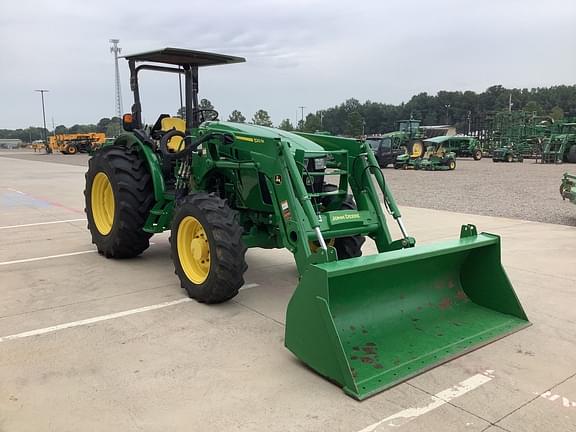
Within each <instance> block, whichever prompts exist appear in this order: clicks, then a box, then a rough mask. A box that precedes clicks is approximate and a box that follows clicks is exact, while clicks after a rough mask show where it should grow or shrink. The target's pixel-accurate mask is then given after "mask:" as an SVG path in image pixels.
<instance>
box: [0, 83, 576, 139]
mask: <svg viewBox="0 0 576 432" xmlns="http://www.w3.org/2000/svg"><path fill="white" fill-rule="evenodd" d="M510 104H511V105H510ZM199 106H200V108H201V109H214V106H213V105H212V103H211V102H210V101H209V100H208V99H202V100H200V103H199ZM510 106H511V108H512V109H514V110H524V111H528V112H533V113H535V114H536V115H549V116H552V117H553V118H554V119H556V120H558V119H561V118H563V117H576V85H559V86H553V87H537V88H532V89H527V88H523V89H518V88H512V89H507V88H505V87H503V86H501V85H495V86H492V87H489V88H488V89H487V90H486V91H484V92H482V93H476V92H473V91H469V90H468V91H464V92H461V91H439V92H438V93H437V94H436V95H429V94H428V93H419V94H417V95H414V96H412V98H411V99H410V100H409V101H408V102H406V103H401V104H399V105H393V104H386V103H382V102H373V101H370V100H367V101H365V102H364V103H361V102H360V101H359V100H357V99H354V98H352V99H348V100H346V101H345V102H343V103H341V104H339V105H336V106H333V107H331V108H327V109H322V110H318V111H316V112H313V113H309V114H308V115H307V116H306V118H305V119H304V120H303V121H302V120H300V121H299V122H298V124H296V125H294V124H292V122H291V121H290V119H283V120H282V121H281V122H280V123H279V124H278V125H277V127H279V128H280V129H284V130H288V131H290V130H302V131H306V132H315V131H326V132H330V133H332V134H335V135H345V136H359V135H363V134H376V133H384V132H389V131H392V130H395V129H396V122H397V121H398V120H403V119H408V118H414V119H419V120H421V121H422V124H423V125H440V124H450V125H454V126H456V128H457V130H458V131H459V132H464V133H466V132H467V130H468V127H469V126H470V125H471V124H474V125H477V124H481V123H482V120H483V119H484V118H485V117H486V115H487V114H488V113H491V112H495V111H502V110H507V109H509V108H510ZM177 114H178V115H180V116H182V117H184V114H185V108H184V107H181V108H180V109H178V110H177ZM227 120H228V121H231V122H236V123H246V122H247V118H246V116H244V114H242V112H241V111H239V110H233V111H232V113H231V114H230V115H229V116H228V118H227ZM250 123H253V124H256V125H262V126H273V123H272V120H271V118H270V115H269V114H268V112H267V111H266V110H263V109H260V110H258V111H256V112H255V113H254V115H253V116H252V118H251V119H250ZM42 132H43V129H42V128H38V127H29V128H27V129H16V130H9V129H0V138H19V139H21V140H22V141H25V142H28V141H29V140H32V141H33V140H37V139H41V138H42ZM55 132H56V133H87V132H104V133H106V135H107V136H116V135H118V134H119V133H120V132H121V124H120V119H119V118H118V117H112V118H103V119H100V121H99V122H98V123H96V124H89V125H74V126H72V127H70V128H67V127H66V126H64V125H59V126H57V127H56V128H55Z"/></svg>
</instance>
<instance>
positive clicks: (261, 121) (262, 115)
mask: <svg viewBox="0 0 576 432" xmlns="http://www.w3.org/2000/svg"><path fill="white" fill-rule="evenodd" d="M252 123H254V124H255V125H259V126H270V127H271V126H272V120H270V115H269V114H268V112H267V111H264V110H262V109H261V110H258V111H256V113H254V117H252Z"/></svg>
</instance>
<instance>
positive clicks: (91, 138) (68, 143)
mask: <svg viewBox="0 0 576 432" xmlns="http://www.w3.org/2000/svg"><path fill="white" fill-rule="evenodd" d="M105 141H106V135H105V134H103V133H96V132H94V133H79V134H57V135H53V136H51V137H50V140H49V142H50V148H51V149H52V150H57V151H59V152H60V153H62V154H69V155H72V154H77V153H89V152H91V151H92V150H93V149H94V148H96V147H98V146H101V145H102V144H104V142H105Z"/></svg>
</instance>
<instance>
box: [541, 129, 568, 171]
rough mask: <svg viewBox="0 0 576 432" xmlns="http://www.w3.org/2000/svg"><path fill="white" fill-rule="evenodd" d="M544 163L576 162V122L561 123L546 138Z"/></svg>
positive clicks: (543, 151) (543, 154)
mask: <svg viewBox="0 0 576 432" xmlns="http://www.w3.org/2000/svg"><path fill="white" fill-rule="evenodd" d="M542 162H543V163H562V162H571V163H576V123H559V124H557V125H555V127H554V129H553V132H552V134H551V135H550V136H549V137H546V138H544V141H543V150H542Z"/></svg>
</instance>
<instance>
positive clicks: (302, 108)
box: [298, 106, 306, 130]
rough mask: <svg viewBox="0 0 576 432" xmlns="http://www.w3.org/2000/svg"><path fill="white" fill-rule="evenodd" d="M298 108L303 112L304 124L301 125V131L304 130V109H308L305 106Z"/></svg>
mask: <svg viewBox="0 0 576 432" xmlns="http://www.w3.org/2000/svg"><path fill="white" fill-rule="evenodd" d="M298 108H300V111H301V112H302V120H301V121H302V124H301V126H302V127H301V129H302V130H304V108H306V107H305V106H299V107H298Z"/></svg>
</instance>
